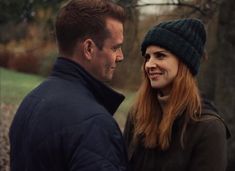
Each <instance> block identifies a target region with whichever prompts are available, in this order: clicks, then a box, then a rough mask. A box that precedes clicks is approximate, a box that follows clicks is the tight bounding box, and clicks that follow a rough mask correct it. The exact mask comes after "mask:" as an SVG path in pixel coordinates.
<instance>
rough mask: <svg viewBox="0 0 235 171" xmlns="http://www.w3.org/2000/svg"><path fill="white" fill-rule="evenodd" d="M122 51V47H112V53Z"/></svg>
mask: <svg viewBox="0 0 235 171" xmlns="http://www.w3.org/2000/svg"><path fill="white" fill-rule="evenodd" d="M120 49H121V47H120V46H118V47H112V51H113V52H116V51H118V50H120Z"/></svg>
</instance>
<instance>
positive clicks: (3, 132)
mask: <svg viewBox="0 0 235 171" xmlns="http://www.w3.org/2000/svg"><path fill="white" fill-rule="evenodd" d="M64 2H66V0H0V170H1V171H9V150H10V149H9V139H8V131H9V126H10V124H11V121H12V118H13V116H14V113H15V111H16V109H17V107H18V105H19V104H20V102H21V100H22V99H23V97H24V96H25V95H26V94H27V93H28V92H29V91H31V90H32V89H33V88H34V87H35V86H37V85H38V84H40V82H42V81H43V80H44V79H45V78H46V77H47V76H48V75H49V74H50V71H51V68H52V66H53V62H54V61H55V59H56V57H57V49H56V42H55V36H54V26H53V23H54V19H55V16H56V12H57V11H58V9H59V7H60V6H61V4H62V3H64ZM116 2H117V3H119V4H121V5H123V6H124V7H125V9H126V12H127V21H126V24H125V43H124V46H123V51H124V55H125V60H124V61H123V62H122V63H121V64H119V68H118V70H117V71H116V73H115V76H114V79H113V81H112V82H111V83H110V84H111V86H112V87H113V88H114V89H116V90H118V91H120V92H122V93H123V94H125V96H126V99H125V101H124V103H123V104H122V105H121V106H120V108H119V110H118V111H117V112H116V114H115V118H116V120H117V121H118V123H119V125H120V127H121V128H122V129H123V126H124V124H125V119H126V114H127V113H128V110H129V108H130V106H131V105H132V103H133V100H134V97H135V94H136V91H137V89H138V86H139V85H140V82H141V78H142V75H141V64H142V62H143V59H142V57H141V54H140V44H141V41H142V39H143V37H144V35H145V33H146V31H147V30H148V29H149V28H150V27H152V26H153V25H156V24H157V23H159V22H160V21H164V20H169V19H176V18H187V17H197V18H200V19H201V20H202V21H203V22H204V23H205V25H206V29H207V34H208V39H207V44H206V49H207V54H208V59H207V60H203V61H202V65H201V70H200V73H199V75H198V77H197V78H198V82H199V86H200V89H201V91H202V92H203V93H204V94H205V95H206V96H207V97H208V98H209V99H210V100H212V101H213V102H214V103H215V104H216V106H217V107H218V109H219V111H220V115H221V116H222V117H223V118H224V120H225V121H226V123H227V124H228V127H229V128H230V131H231V134H232V137H231V138H230V139H229V141H228V169H227V171H234V170H235V137H234V135H235V1H234V0H116ZM215 143H216V142H215ZM215 150H216V149H215Z"/></svg>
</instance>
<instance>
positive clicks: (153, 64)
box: [145, 58, 157, 68]
mask: <svg viewBox="0 0 235 171" xmlns="http://www.w3.org/2000/svg"><path fill="white" fill-rule="evenodd" d="M145 66H146V67H147V68H155V67H156V66H157V64H156V62H155V61H154V60H153V59H152V58H149V60H148V61H147V62H146V63H145Z"/></svg>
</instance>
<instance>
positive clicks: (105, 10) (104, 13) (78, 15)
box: [55, 0, 125, 55]
mask: <svg viewBox="0 0 235 171" xmlns="http://www.w3.org/2000/svg"><path fill="white" fill-rule="evenodd" d="M108 17H111V18H113V19H116V20H118V21H120V22H121V23H124V20H125V14H124V9H123V8H122V7H121V6H119V5H117V4H115V3H114V2H112V1H111V0H71V1H69V2H68V3H66V4H65V5H64V6H63V7H62V8H61V9H60V11H59V13H58V15H57V18H56V23H55V29H56V38H57V43H58V46H59V50H60V52H61V53H63V54H66V55H72V54H73V50H74V47H75V45H76V43H77V41H82V40H84V39H86V38H91V39H92V40H93V41H94V42H95V44H96V46H97V47H98V48H99V49H102V47H103V43H104V40H105V39H106V38H107V37H108V36H109V32H108V30H107V29H106V23H105V21H106V19H107V18H108Z"/></svg>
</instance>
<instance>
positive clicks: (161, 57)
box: [156, 53, 166, 59]
mask: <svg viewBox="0 0 235 171" xmlns="http://www.w3.org/2000/svg"><path fill="white" fill-rule="evenodd" d="M164 57H166V55H165V54H163V53H156V58H158V59H163V58H164Z"/></svg>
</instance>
